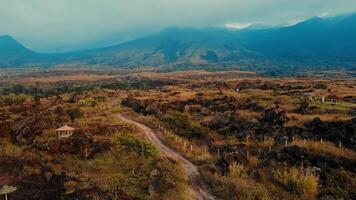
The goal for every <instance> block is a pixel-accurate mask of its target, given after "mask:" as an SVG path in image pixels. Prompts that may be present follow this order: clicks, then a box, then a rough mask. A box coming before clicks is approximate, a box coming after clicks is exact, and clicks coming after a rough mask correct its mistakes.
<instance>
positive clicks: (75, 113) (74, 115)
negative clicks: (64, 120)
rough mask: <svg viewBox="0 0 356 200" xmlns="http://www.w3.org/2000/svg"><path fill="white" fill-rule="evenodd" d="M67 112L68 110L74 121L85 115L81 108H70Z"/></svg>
mask: <svg viewBox="0 0 356 200" xmlns="http://www.w3.org/2000/svg"><path fill="white" fill-rule="evenodd" d="M67 112H68V115H69V117H70V119H71V120H72V121H74V120H76V119H78V118H81V117H84V112H83V111H82V110H80V109H79V108H73V109H69V110H67Z"/></svg>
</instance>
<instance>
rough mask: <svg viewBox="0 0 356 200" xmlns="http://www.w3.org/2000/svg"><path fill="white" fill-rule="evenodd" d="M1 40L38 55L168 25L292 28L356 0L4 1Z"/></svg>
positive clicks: (351, 7)
mask: <svg viewBox="0 0 356 200" xmlns="http://www.w3.org/2000/svg"><path fill="white" fill-rule="evenodd" d="M0 5H1V6H0V25H1V26H0V35H4V34H9V35H12V36H13V37H15V38H16V39H18V40H19V41H20V42H22V43H23V44H25V45H26V46H28V47H30V48H32V49H35V50H37V51H66V50H73V49H79V48H88V47H93V46H103V45H107V44H111V43H115V42H120V41H123V40H129V39H132V38H135V37H138V36H142V35H145V34H147V33H151V32H154V31H157V30H159V29H162V28H164V27H168V26H197V27H207V26H224V25H226V24H246V23H260V24H267V25H273V24H282V23H292V22H294V21H297V20H301V19H306V18H308V17H311V16H316V15H325V14H326V13H327V14H329V15H337V14H342V13H350V12H354V11H356V0H298V1H294V0H56V1H49V0H0Z"/></svg>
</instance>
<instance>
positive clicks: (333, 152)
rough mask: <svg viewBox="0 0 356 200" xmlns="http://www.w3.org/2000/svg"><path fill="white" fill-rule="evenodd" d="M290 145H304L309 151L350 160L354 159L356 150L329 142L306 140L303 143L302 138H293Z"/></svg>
mask: <svg viewBox="0 0 356 200" xmlns="http://www.w3.org/2000/svg"><path fill="white" fill-rule="evenodd" d="M292 145H296V146H299V147H304V148H306V149H308V150H309V151H311V152H314V153H318V154H322V155H328V156H335V157H342V158H346V159H350V160H355V159H356V152H354V151H352V150H350V149H347V148H344V147H338V146H336V145H335V144H333V143H331V142H326V141H323V142H321V141H306V143H305V144H304V141H303V140H294V141H293V142H292Z"/></svg>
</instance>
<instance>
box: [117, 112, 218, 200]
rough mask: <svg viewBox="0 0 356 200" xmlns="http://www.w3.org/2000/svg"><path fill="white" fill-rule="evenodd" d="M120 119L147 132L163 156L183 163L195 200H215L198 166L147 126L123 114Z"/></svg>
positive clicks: (147, 135)
mask: <svg viewBox="0 0 356 200" xmlns="http://www.w3.org/2000/svg"><path fill="white" fill-rule="evenodd" d="M118 117H119V118H120V120H122V121H124V122H126V123H129V124H134V125H135V126H137V127H139V128H141V129H142V130H143V131H144V132H145V135H146V137H147V138H148V140H149V141H150V142H151V143H153V144H154V145H155V146H156V147H157V148H158V149H159V150H160V151H161V152H162V153H163V154H165V155H166V156H170V157H173V158H176V159H178V160H180V161H181V162H182V163H183V168H184V171H185V173H186V175H187V176H188V179H189V185H190V190H191V192H192V195H193V198H194V199H196V200H215V198H214V197H213V196H212V195H211V194H210V193H209V191H208V190H207V187H206V186H205V183H204V181H203V179H202V178H201V175H200V173H199V171H198V167H197V166H196V165H194V164H193V163H191V162H190V161H189V160H187V159H185V158H184V157H183V156H181V155H180V154H178V153H177V152H175V151H174V150H172V149H170V148H169V147H167V146H165V145H164V144H163V143H162V142H161V141H160V140H159V139H158V137H157V136H156V134H155V133H154V131H153V130H152V129H151V128H149V127H147V126H145V125H144V124H142V123H139V122H136V121H133V120H131V119H128V118H126V117H124V116H123V115H121V114H119V115H118Z"/></svg>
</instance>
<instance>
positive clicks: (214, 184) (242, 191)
mask: <svg viewBox="0 0 356 200" xmlns="http://www.w3.org/2000/svg"><path fill="white" fill-rule="evenodd" d="M240 167H241V166H238V167H237V168H236V169H235V170H233V171H232V172H231V173H230V174H228V176H219V175H217V174H211V173H209V172H205V173H204V174H203V177H204V179H205V181H206V182H207V183H208V184H209V185H210V188H211V190H212V192H213V193H214V194H215V195H216V196H217V197H218V198H219V199H224V200H225V199H226V200H239V199H244V200H267V199H270V195H269V193H268V191H267V189H266V188H265V187H264V186H263V185H262V184H260V183H257V182H255V181H254V180H252V179H251V178H249V177H247V176H246V177H245V175H242V174H244V172H242V171H240V170H243V168H240ZM240 172H242V174H239V173H240ZM241 175H242V176H241Z"/></svg>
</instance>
